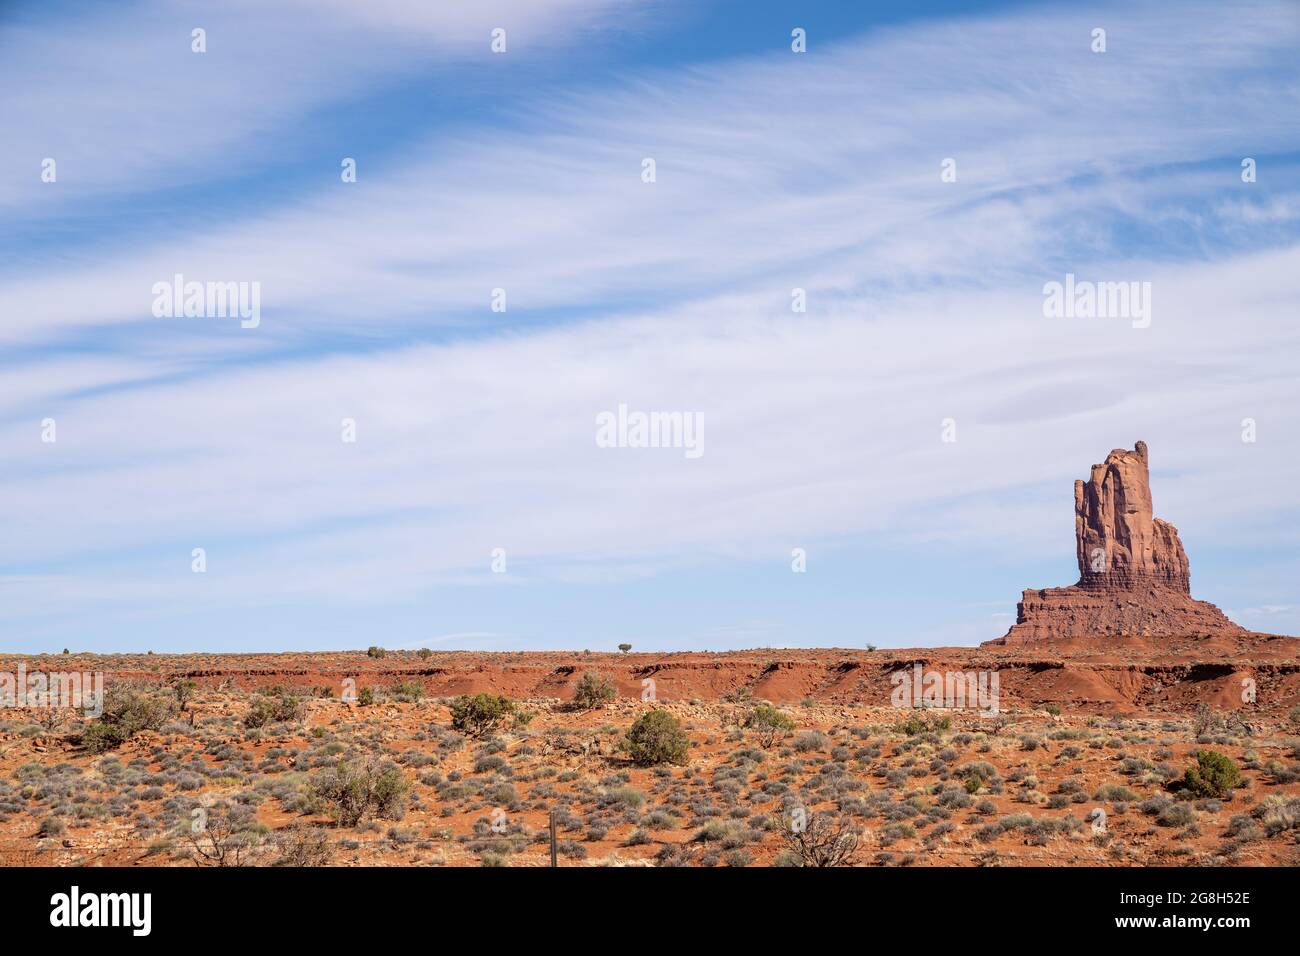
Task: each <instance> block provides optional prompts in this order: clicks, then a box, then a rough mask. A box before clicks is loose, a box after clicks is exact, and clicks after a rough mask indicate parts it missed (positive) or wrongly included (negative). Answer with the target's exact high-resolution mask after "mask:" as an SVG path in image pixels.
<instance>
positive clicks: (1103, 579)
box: [987, 442, 1245, 644]
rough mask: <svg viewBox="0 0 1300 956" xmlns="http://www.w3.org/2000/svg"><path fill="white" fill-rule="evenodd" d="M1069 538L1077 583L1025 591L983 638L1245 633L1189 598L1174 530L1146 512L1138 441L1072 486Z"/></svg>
mask: <svg viewBox="0 0 1300 956" xmlns="http://www.w3.org/2000/svg"><path fill="white" fill-rule="evenodd" d="M1074 538H1075V549H1076V552H1077V555H1078V560H1079V583H1078V584H1075V585H1072V586H1071V587H1068V588H1043V589H1039V590H1027V591H1025V593H1024V595H1023V596H1022V597H1021V600H1020V604H1019V605H1018V606H1017V609H1016V610H1017V614H1016V623H1015V624H1014V625H1013V626H1012V628H1011V629H1010V630H1009V631H1007V633H1006V634H1005V635H1004V636H1003V637H1001V638H999V639H997V640H996V641H989V642H987V643H989V644H1027V643H1030V642H1033V641H1040V640H1049V639H1051V638H1058V637H1109V636H1116V637H1118V636H1141V637H1174V636H1186V635H1194V634H1242V633H1245V632H1244V629H1243V628H1241V627H1238V626H1237V625H1236V624H1234V623H1232V621H1230V620H1228V618H1227V617H1225V616H1224V614H1223V612H1222V611H1220V610H1219V609H1218V608H1217V607H1215V606H1214V605H1213V604H1210V603H1209V602H1207V601H1197V600H1196V599H1194V598H1193V597H1192V594H1191V572H1190V568H1189V565H1188V563H1187V553H1186V552H1185V551H1184V550H1183V543H1182V542H1181V541H1179V540H1178V529H1177V528H1175V527H1174V526H1173V525H1171V524H1170V523H1169V522H1168V521H1164V520H1162V519H1160V518H1157V517H1155V516H1154V514H1153V512H1152V507H1151V479H1150V473H1149V469H1148V457H1147V446H1146V442H1138V443H1137V445H1136V447H1135V448H1134V449H1133V450H1132V451H1128V450H1127V449H1123V448H1117V449H1115V450H1114V451H1112V452H1111V453H1110V454H1109V455H1107V456H1106V460H1105V461H1104V462H1103V463H1102V464H1100V465H1093V466H1092V477H1091V478H1089V479H1088V480H1087V481H1076V482H1075V483H1074Z"/></svg>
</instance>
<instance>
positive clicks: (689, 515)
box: [0, 0, 1300, 651]
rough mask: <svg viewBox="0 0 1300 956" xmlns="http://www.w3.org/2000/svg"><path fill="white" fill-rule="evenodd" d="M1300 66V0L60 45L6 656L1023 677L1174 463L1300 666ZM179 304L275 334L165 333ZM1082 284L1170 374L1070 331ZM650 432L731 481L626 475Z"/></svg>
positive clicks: (9, 519)
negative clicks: (697, 427) (227, 302)
mask: <svg viewBox="0 0 1300 956" xmlns="http://www.w3.org/2000/svg"><path fill="white" fill-rule="evenodd" d="M195 27H202V28H203V29H205V30H206V38H207V52H205V53H201V54H200V53H194V52H192V50H191V30H192V29H194V28H195ZM497 27H501V28H504V29H505V30H506V37H507V49H506V52H505V53H503V54H494V53H493V52H492V51H491V49H490V36H491V31H492V30H493V29H494V28H497ZM796 27H801V28H803V29H804V30H806V32H807V45H808V48H807V52H806V53H795V52H793V51H792V50H791V47H790V33H791V30H792V29H794V28H796ZM1098 27H1100V28H1103V29H1105V30H1106V41H1107V48H1106V51H1105V52H1104V53H1096V52H1093V51H1092V49H1091V48H1090V46H1091V43H1092V40H1091V36H1092V31H1093V30H1094V29H1095V28H1098ZM1298 42H1300V11H1298V9H1297V7H1296V6H1295V5H1294V4H1292V3H1288V2H1285V0H1283V2H1247V3H1243V4H1237V5H1234V6H1233V7H1232V10H1231V12H1230V13H1228V12H1225V11H1224V10H1223V8H1222V6H1221V5H1219V4H1213V3H1119V4H1098V5H1093V6H1085V7H1081V6H1080V5H1078V4H1060V5H1058V4H1034V3H1023V2H1022V3H931V4H925V3H921V4H907V5H902V4H894V5H885V4H845V3H799V4H791V3H775V2H767V3H763V2H747V3H737V2H725V3H708V2H704V0H701V2H694V3H686V2H665V3H647V2H638V0H528V2H524V0H489V2H483V3H475V4H472V5H471V4H466V5H463V7H462V6H458V5H446V4H415V3H404V2H397V0H387V2H383V0H377V2H374V3H368V4H354V3H351V2H344V0H322V2H315V3H307V2H306V0H275V2H265V0H263V2H258V3H253V2H251V0H250V2H228V3H222V4H197V3H196V4H186V3H176V2H167V3H163V2H157V3H133V4H124V5H114V6H113V8H112V9H111V10H109V9H106V8H103V7H102V6H100V5H96V4H80V3H76V4H57V3H56V4H49V3H44V4H35V3H21V2H19V3H15V4H9V5H7V6H6V7H5V10H4V12H3V13H0V81H3V82H4V84H5V87H6V89H8V90H9V91H10V94H9V95H7V96H6V97H5V99H4V101H3V102H0V128H3V129H4V130H5V131H6V136H5V143H4V146H3V148H2V149H0V222H3V224H4V228H3V229H0V448H3V449H4V451H5V454H4V455H3V456H0V501H3V502H4V505H3V508H2V510H0V634H3V637H4V640H3V644H4V646H5V648H6V649H9V650H13V651H41V650H58V649H61V648H62V647H64V646H69V647H72V648H75V649H87V650H98V651H115V650H116V651H130V650H144V649H153V650H157V651H180V650H240V651H244V650H294V649H327V648H344V647H364V646H367V645H369V644H384V645H386V646H392V647H399V646H407V647H420V646H430V647H440V648H482V649H490V650H499V649H529V648H576V649H581V648H590V649H593V650H594V649H609V648H612V647H614V646H616V645H617V644H619V643H622V642H629V643H632V644H633V645H634V646H635V647H637V648H639V649H646V650H651V649H662V650H673V649H697V648H698V649H713V650H722V649H729V648H739V647H751V646H826V645H829V646H846V647H847V646H852V647H860V646H862V645H864V644H867V643H873V644H876V645H879V646H910V645H933V644H970V643H976V642H978V641H981V640H986V639H989V638H992V637H996V636H998V635H1000V634H1001V633H1002V632H1004V631H1005V629H1006V628H1007V626H1008V625H1009V624H1010V623H1011V620H1012V618H1013V615H1014V611H1015V602H1016V600H1017V599H1018V597H1019V592H1020V590H1021V589H1022V588H1025V587H1042V586H1053V585H1062V584H1067V583H1070V582H1072V581H1073V580H1074V579H1075V578H1076V576H1077V575H1076V570H1075V567H1074V551H1073V540H1072V534H1073V515H1072V483H1073V480H1074V479H1075V478H1079V477H1085V476H1086V475H1087V471H1088V467H1089V466H1090V465H1091V464H1092V463H1093V462H1095V461H1100V460H1101V459H1102V458H1103V457H1104V456H1105V454H1106V452H1107V451H1109V450H1110V449H1111V448H1115V447H1120V446H1124V447H1132V445H1133V442H1134V441H1135V440H1137V439H1143V440H1145V441H1147V442H1148V444H1149V445H1150V447H1151V454H1152V479H1153V486H1154V489H1153V490H1154V497H1155V503H1156V512H1157V514H1158V515H1160V516H1162V517H1164V518H1166V519H1168V520H1170V521H1172V522H1173V523H1174V524H1175V525H1176V526H1177V527H1178V528H1179V529H1180V531H1181V533H1182V537H1183V540H1184V543H1185V545H1186V546H1187V548H1188V551H1189V553H1190V555H1191V559H1192V585H1193V593H1194V594H1195V595H1196V596H1198V597H1203V598H1206V599H1209V600H1213V601H1215V602H1216V603H1218V604H1219V605H1220V606H1221V607H1223V608H1225V609H1226V610H1228V611H1229V613H1230V614H1232V615H1233V616H1234V617H1235V618H1236V619H1237V620H1239V621H1240V622H1241V623H1243V624H1245V625H1247V626H1249V627H1252V628H1255V629H1258V630H1263V631H1273V632H1282V633H1300V593H1298V592H1297V585H1296V583H1295V582H1296V581H1297V580H1298V579H1300V575H1298V574H1297V572H1298V571H1300V561H1298V560H1297V537H1298V535H1300V533H1298V532H1297V531H1296V529H1297V527H1300V525H1298V524H1297V521H1296V518H1297V515H1298V513H1300V491H1297V486H1296V483H1295V481H1294V475H1295V474H1296V473H1297V471H1298V470H1300V469H1298V468H1297V466H1298V465H1300V455H1298V454H1297V448H1300V444H1298V442H1300V422H1297V417H1296V408H1297V407H1298V404H1300V403H1298V400H1300V384H1298V383H1300V377H1297V375H1296V373H1295V369H1296V364H1297V363H1296V360H1297V357H1300V342H1298V341H1297V340H1298V338H1300V332H1298V331H1297V323H1296V321H1295V319H1296V314H1297V303H1300V269H1298V268H1297V266H1300V245H1298V243H1300V185H1298V184H1300V178H1298V174H1300V129H1298V128H1297V127H1296V123H1295V119H1296V117H1297V115H1300V110H1298V109H1297V107H1300V67H1298V66H1297V62H1296V58H1295V56H1294V51H1295V49H1296V48H1297V43H1298ZM344 157H351V158H354V159H355V160H356V162H357V173H358V175H357V181H356V182H355V183H344V182H343V181H342V179H341V177H340V162H341V160H342V159H343V158H344ZM647 157H650V158H653V159H654V160H655V164H656V179H655V181H654V182H653V183H646V182H643V181H642V177H641V171H642V163H643V160H644V159H645V158H647ZM1247 157H1249V158H1251V159H1253V160H1254V161H1255V167H1256V170H1257V177H1256V180H1255V181H1254V182H1249V183H1247V182H1243V179H1242V175H1241V172H1242V167H1241V163H1242V160H1243V159H1244V158H1247ZM47 158H49V159H54V160H55V162H56V164H57V166H56V169H57V178H56V180H55V181H54V182H44V181H42V176H41V171H42V163H43V161H44V160H46V159H47ZM947 158H953V159H954V160H955V161H956V169H957V177H956V181H954V182H945V181H943V180H942V178H941V175H940V172H941V163H942V162H943V161H944V160H945V159H947ZM175 273H182V274H184V275H185V276H186V277H187V278H189V279H197V280H200V281H204V280H210V281H235V282H246V283H253V282H256V283H258V284H259V287H260V290H261V303H262V306H261V322H260V325H258V327H257V328H247V329H245V328H241V327H240V324H239V322H238V321H232V320H230V319H223V318H211V317H208V318H204V317H193V318H175V319H169V318H156V317H154V315H153V314H152V313H151V303H152V301H153V295H152V293H151V288H152V286H153V285H154V283H156V282H158V281H160V280H162V281H168V280H170V278H171V276H172V275H173V274H175ZM1066 273H1074V274H1076V275H1078V276H1079V277H1080V278H1085V279H1091V280H1094V281H1139V282H1149V283H1150V284H1151V286H1150V287H1151V289H1152V321H1151V324H1150V327H1149V328H1135V327H1134V326H1133V324H1132V323H1130V322H1128V321H1126V320H1124V319H1115V318H1104V319H1084V318H1074V319H1050V318H1045V317H1044V315H1043V311H1042V302H1043V294H1042V288H1043V285H1044V283H1046V282H1049V281H1059V280H1061V279H1063V277H1064V275H1065V274H1066ZM496 288H502V289H505V290H506V293H507V301H508V308H507V309H506V311H505V312H494V311H492V309H491V308H490V300H491V295H492V290H493V289H496ZM794 288H800V289H804V290H806V295H807V303H808V305H807V311H806V312H802V313H795V312H792V310H791V305H790V303H791V290H792V289H794ZM620 403H625V404H628V405H629V406H631V407H632V408H636V409H644V410H647V411H648V410H663V411H679V412H682V413H685V414H693V415H698V416H699V417H700V418H701V419H702V420H703V422H704V423H705V427H704V435H705V439H704V446H703V447H704V454H703V455H702V456H701V457H699V458H698V459H694V460H691V459H687V458H686V457H685V456H684V455H682V453H681V451H680V450H674V449H635V448H617V449H610V448H600V447H597V445H596V442H595V441H594V431H595V429H594V421H595V419H596V416H597V415H599V414H600V413H601V412H603V411H607V410H612V409H615V408H617V407H618V405H619V404H620ZM343 418H352V419H354V420H355V422H356V429H357V440H356V442H355V443H345V442H343V441H341V439H340V423H341V420H342V419H343ZM947 418H952V419H954V420H955V421H956V423H957V441H956V442H951V443H945V442H942V441H941V440H940V437H941V422H942V421H943V420H944V419H947ZM1247 418H1250V419H1253V420H1254V421H1255V422H1256V428H1257V440H1256V441H1254V442H1243V441H1242V437H1241V435H1242V421H1243V419H1247ZM46 419H53V420H54V422H55V423H56V432H57V440H56V441H53V442H49V441H42V436H43V426H42V423H43V422H44V421H45V420H46ZM194 548H203V549H204V550H205V552H206V558H207V570H206V572H205V573H202V574H195V573H193V572H192V570H191V554H192V550H193V549H194ZM496 548H501V549H504V551H505V554H506V570H505V572H504V573H495V572H493V571H492V569H491V554H492V552H493V549H496ZM794 548H802V549H804V550H805V551H806V553H807V571H806V573H801V574H796V573H793V572H792V570H791V551H792V549H794Z"/></svg>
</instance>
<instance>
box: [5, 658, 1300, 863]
mask: <svg viewBox="0 0 1300 956" xmlns="http://www.w3.org/2000/svg"><path fill="white" fill-rule="evenodd" d="M20 663H21V664H22V665H23V666H24V667H25V668H26V670H27V671H28V672H47V673H48V672H69V671H84V672H101V673H103V674H104V675H105V682H106V685H107V686H108V687H110V688H114V687H118V688H132V689H134V691H133V692H135V693H137V694H140V695H143V696H144V697H155V698H157V699H158V700H160V701H167V702H169V703H170V704H171V705H172V709H173V711H174V712H172V713H170V714H169V715H168V719H167V720H166V721H165V722H163V723H162V724H161V725H160V726H159V728H158V729H157V730H142V731H140V732H139V733H137V734H136V735H135V736H133V737H132V738H131V739H129V740H127V741H126V742H125V743H123V744H121V745H120V746H118V747H116V748H114V749H111V750H109V751H106V752H101V753H92V752H90V750H89V749H88V747H87V746H86V745H85V743H84V742H83V741H82V734H83V733H84V732H85V730H86V728H87V726H88V722H87V721H85V720H83V719H82V718H81V717H79V716H76V715H69V714H67V713H63V714H60V715H58V716H49V715H47V714H46V713H45V712H43V711H41V710H40V709H33V708H8V709H4V710H0V862H3V863H4V864H6V865H30V864H37V863H39V864H57V865H144V866H158V865H182V866H192V865H195V864H196V863H208V862H210V861H209V860H207V859H205V858H204V856H203V855H202V853H200V852H198V851H199V849H211V846H210V842H209V843H205V842H204V841H205V840H206V836H205V835H204V833H203V831H201V830H200V831H199V834H198V835H197V836H195V834H194V827H193V818H194V815H195V811H196V808H205V810H204V812H208V811H207V810H206V808H208V807H210V806H212V805H213V804H215V805H217V806H218V807H220V806H222V805H225V804H231V805H234V806H237V807H242V808H246V812H247V813H248V819H249V820H251V821H253V822H254V823H255V824H256V826H254V827H253V828H252V829H249V830H245V831H243V832H244V839H245V840H246V844H247V845H246V849H245V850H244V851H243V853H242V856H241V858H240V862H241V863H243V864H251V865H272V864H275V863H277V862H281V863H282V862H284V861H285V860H286V859H288V860H302V859H304V857H302V856H300V855H295V854H294V853H293V852H291V851H292V848H293V847H295V846H298V845H299V844H307V845H311V846H317V845H319V852H318V853H315V854H313V855H311V857H310V859H311V860H312V861H313V862H326V863H328V864H329V865H336V866H340V865H413V866H427V865H471V866H478V865H485V864H486V865H505V866H546V865H549V840H548V836H547V827H548V820H549V816H550V813H551V811H556V812H557V818H558V830H559V834H558V835H559V863H560V865H563V866H573V865H587V866H591V865H665V864H668V863H686V864H688V865H732V866H746V865H772V864H774V863H781V864H788V863H790V862H792V859H793V857H792V856H791V853H790V840H789V839H788V837H787V836H786V835H785V834H784V833H783V830H782V822H783V821H786V822H787V823H788V821H789V820H790V819H791V813H792V811H794V810H795V809H802V810H803V811H804V812H806V813H808V814H812V815H818V814H822V815H825V816H826V817H827V818H828V819H829V818H830V817H831V816H833V817H834V818H835V819H836V820H840V821H843V822H844V823H845V824H846V826H847V827H848V828H849V829H851V830H853V831H854V832H855V833H857V834H858V838H857V842H858V847H857V850H856V852H855V853H854V854H853V857H852V862H853V863H855V864H856V865H876V866H898V865H914V866H980V865H985V866H987V865H1021V864H1047V865H1075V866H1077V865H1097V866H1133V865H1255V864H1275V863H1292V862H1297V861H1300V845H1297V839H1296V838H1297V835H1298V834H1300V749H1298V747H1300V726H1297V724H1296V717H1293V715H1292V711H1293V710H1295V709H1296V708H1297V705H1300V640H1297V639H1294V638H1280V637H1272V636H1267V635H1251V636H1248V637H1244V638H1237V639H1227V638H1213V639H1211V638H1197V637H1191V636H1189V637H1188V638H1186V639H1181V640H1162V641H1159V642H1152V641H1141V640H1132V641H1110V642H1107V643H1106V644H1104V645H1097V644H1092V643H1088V642H1072V643H1061V644H1044V645H1042V646H1035V647H1033V648H1024V647H1018V648H1014V649H1002V648H938V649H929V648H927V649H921V650H897V649H890V650H881V651H865V650H862V649H856V650H855V649H816V650H755V651H746V652H736V653H727V654H704V653H683V654H628V655H620V654H588V653H584V652H579V653H567V654H566V653H524V654H481V653H468V652H459V653H424V654H422V653H420V652H415V651H404V652H388V653H387V654H386V655H385V656H383V657H370V656H367V655H365V654H363V653H318V654H266V655H185V656H164V655H113V656H105V655H77V654H72V655H57V656H48V657H44V658H42V657H10V658H8V659H5V660H4V661H0V671H3V670H7V671H8V672H10V673H13V672H15V671H16V670H17V668H18V666H19V664H20ZM916 665H920V669H921V673H923V674H925V673H931V672H937V673H941V674H952V673H962V674H972V675H979V674H983V675H984V677H985V678H988V677H989V676H990V675H992V674H994V673H996V675H997V687H998V697H997V711H998V712H997V713H996V715H993V714H984V713H981V712H980V711H979V710H978V708H975V707H972V706H961V707H956V708H952V707H946V708H945V707H940V708H926V709H923V710H920V711H917V710H913V709H910V708H900V707H898V706H895V705H896V704H897V703H898V697H897V695H898V693H899V689H898V688H899V678H898V677H896V676H895V675H898V674H900V673H901V674H905V675H912V674H914V673H915V672H916ZM584 671H594V672H596V673H599V674H601V675H604V676H606V677H608V678H609V679H610V680H611V681H612V682H613V684H614V686H615V687H616V689H617V697H616V699H614V700H613V701H612V702H609V703H606V704H603V705H601V706H599V707H597V708H595V709H593V710H583V711H579V710H575V709H573V708H572V707H571V706H570V704H569V703H568V701H569V699H570V698H571V696H572V693H573V686H574V684H575V683H576V681H577V680H578V678H579V676H580V675H581V674H582V673H583V672H584ZM181 680H192V681H194V683H195V685H196V687H195V692H194V696H193V698H192V699H190V700H188V701H187V702H186V705H185V708H184V710H180V709H179V708H178V707H176V706H174V705H175V695H174V689H175V686H176V683H177V682H178V681H181ZM909 680H910V678H909ZM907 686H909V687H910V686H911V684H910V683H908V684H907ZM970 686H974V685H973V684H972V685H970ZM353 690H358V691H369V692H370V694H371V695H373V701H372V702H370V703H366V704H362V703H359V702H357V701H355V700H351V699H346V700H345V699H342V698H344V697H345V696H346V697H349V698H350V697H351V696H352V695H351V692H352V691H353ZM480 692H487V693H493V694H502V695H506V696H508V697H510V698H512V699H513V700H515V701H517V702H518V706H519V708H520V709H521V711H523V712H525V713H526V714H527V715H528V720H527V723H526V724H524V725H520V726H508V727H505V728H503V729H500V730H499V731H497V732H495V733H492V734H489V735H487V736H485V737H483V738H478V739H476V738H472V737H466V736H465V735H463V734H461V733H457V732H456V731H454V730H452V728H451V714H450V710H449V706H448V705H449V703H450V701H451V699H452V698H453V697H455V696H456V695H459V694H474V693H480ZM286 693H287V694H290V695H292V696H293V697H294V698H296V699H297V704H298V707H297V709H298V713H297V714H296V715H295V717H294V718H293V719H291V720H288V721H285V722H270V723H268V724H267V725H265V726H262V727H249V726H247V715H248V713H249V711H250V708H251V707H252V705H253V702H254V700H255V699H256V698H258V697H259V696H260V697H265V696H266V695H268V694H273V695H282V694H286ZM365 696H370V695H365ZM643 696H645V697H649V696H653V699H652V700H643V699H642V698H643ZM759 701H769V702H771V703H772V704H774V705H776V706H777V707H778V708H779V709H780V710H781V711H782V712H783V713H785V714H786V715H787V716H788V717H790V718H791V720H792V721H793V723H794V727H793V729H792V730H791V731H790V732H789V733H788V734H785V735H784V736H783V737H782V738H781V739H777V740H775V741H767V740H764V739H762V736H761V735H760V734H758V733H756V731H755V730H754V729H753V728H752V727H746V726H745V723H746V720H747V718H748V716H749V715H750V714H751V713H752V710H753V707H754V705H755V703H756V702H759ZM939 703H941V704H943V703H952V701H942V700H941V701H939ZM971 703H973V702H971ZM651 709H664V710H667V711H669V712H670V713H671V714H672V715H673V716H674V717H676V718H677V719H678V720H679V721H680V722H681V726H682V728H683V729H684V730H685V732H686V733H687V735H688V736H689V740H690V750H689V755H688V759H687V763H686V764H685V765H684V766H672V765H664V766H658V767H641V766H636V765H634V764H633V763H632V761H631V760H630V758H629V757H628V756H627V755H626V754H625V753H624V752H623V751H622V750H620V746H619V744H620V741H621V740H622V739H623V737H624V735H625V733H626V732H627V730H628V728H629V727H630V726H631V725H632V723H633V721H634V720H635V719H636V718H637V717H638V716H639V715H640V714H642V713H644V712H646V711H648V710H651ZM909 719H910V723H909ZM764 744H767V746H765V745H764ZM1198 750H1214V751H1218V752H1220V753H1223V754H1225V755H1227V756H1228V757H1230V758H1231V759H1232V760H1233V761H1234V762H1235V763H1236V764H1237V765H1238V767H1239V768H1240V770H1241V777H1242V785H1241V786H1239V787H1238V788H1236V789H1233V790H1232V791H1231V793H1230V794H1229V795H1227V796H1226V797H1225V798H1223V799H1215V798H1200V799H1192V798H1190V795H1189V794H1188V793H1186V792H1185V791H1181V790H1180V789H1179V786H1180V782H1181V780H1182V777H1183V773H1184V771H1185V770H1186V769H1187V768H1188V767H1189V766H1191V765H1193V764H1194V763H1195V762H1196V757H1195V755H1196V752H1197V751H1198ZM367 760H371V761H374V762H376V766H379V765H382V766H385V767H393V768H395V769H396V770H397V771H398V773H399V774H400V775H401V779H402V780H403V781H404V782H405V784H406V785H407V786H408V787H409V789H408V791H407V793H406V797H405V800H403V801H401V802H402V806H400V807H397V808H389V810H388V811H385V812H384V813H378V814H369V815H367V817H366V818H365V819H363V820H362V821H361V822H360V823H359V824H358V825H356V826H346V825H340V824H339V823H338V822H337V820H336V819H335V816H334V815H333V814H332V812H331V808H330V807H329V806H328V805H325V804H322V803H321V802H320V801H319V800H313V799H312V794H313V792H314V791H313V782H314V781H316V780H318V779H319V777H320V775H321V774H323V773H326V772H327V771H329V770H330V768H332V767H335V766H337V765H338V763H339V762H340V761H343V762H345V763H346V764H355V763H357V762H364V761H367ZM1098 810H1100V811H1101V814H1104V821H1103V820H1102V819H1101V814H1098V813H1097V811H1098ZM196 841H197V844H198V845H197V847H196V845H195V843H196ZM228 862H231V860H229V859H228Z"/></svg>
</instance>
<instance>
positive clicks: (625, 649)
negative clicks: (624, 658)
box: [618, 644, 632, 654]
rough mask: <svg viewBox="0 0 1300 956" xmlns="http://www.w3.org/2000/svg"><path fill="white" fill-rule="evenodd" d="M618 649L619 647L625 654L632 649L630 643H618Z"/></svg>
mask: <svg viewBox="0 0 1300 956" xmlns="http://www.w3.org/2000/svg"><path fill="white" fill-rule="evenodd" d="M618 649H619V650H620V651H622V652H623V653H624V654H626V653H627V652H628V651H630V650H631V649H632V645H631V644H620V645H618Z"/></svg>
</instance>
